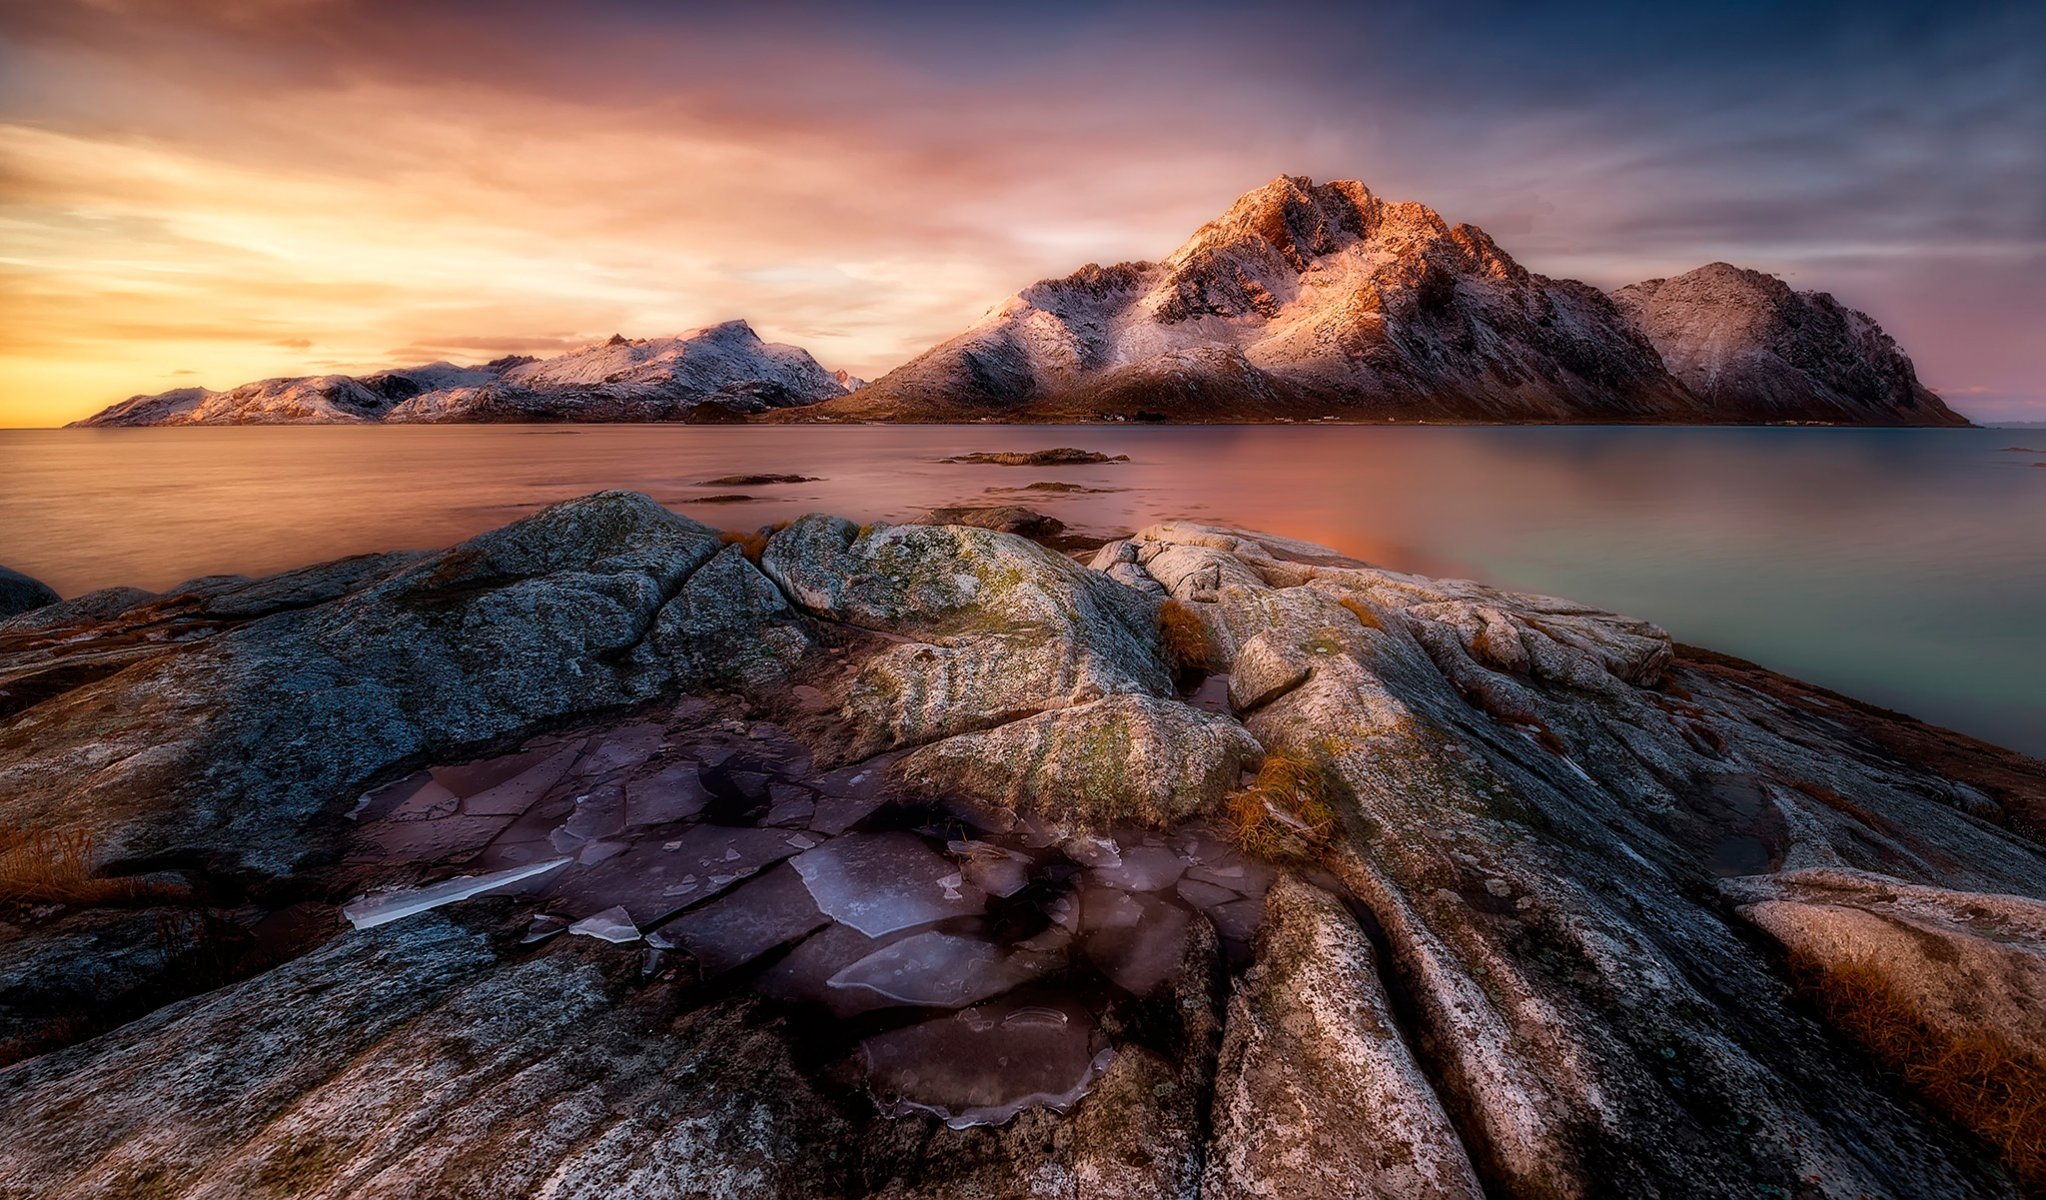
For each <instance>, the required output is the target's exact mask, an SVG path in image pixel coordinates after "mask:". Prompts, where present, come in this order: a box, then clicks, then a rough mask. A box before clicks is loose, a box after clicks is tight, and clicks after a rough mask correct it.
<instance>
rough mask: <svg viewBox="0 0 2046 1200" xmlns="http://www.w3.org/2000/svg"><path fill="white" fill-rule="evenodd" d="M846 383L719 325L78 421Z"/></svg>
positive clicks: (620, 408)
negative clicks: (667, 335)
mask: <svg viewBox="0 0 2046 1200" xmlns="http://www.w3.org/2000/svg"><path fill="white" fill-rule="evenodd" d="M840 374H841V375H842V373H840ZM848 378H849V377H848ZM854 382H857V381H854ZM847 387H848V383H847V379H846V378H841V377H840V375H834V374H833V373H832V372H829V371H826V370H825V369H824V368H823V367H820V366H818V365H817V360H815V359H813V358H811V357H810V355H809V354H808V352H806V351H804V350H802V349H800V348H798V347H795V346H785V345H780V344H775V343H768V342H763V341H761V340H760V338H759V336H758V335H757V334H755V333H754V332H753V328H752V327H751V326H750V325H748V324H746V322H744V321H727V322H725V323H724V324H722V325H712V326H709V327H707V328H704V329H699V330H696V331H695V332H693V333H686V334H683V335H681V336H679V337H672V338H653V339H642V340H636V341H635V340H628V339H626V338H624V337H613V338H611V339H610V340H609V341H606V342H599V343H597V344H596V345H592V346H585V347H583V348H581V349H578V350H571V351H569V352H568V353H566V354H562V355H559V356H557V357H555V358H545V359H533V358H524V357H512V358H501V359H498V360H497V361H495V362H491V363H487V364H485V365H483V366H479V367H458V366H455V365H453V364H451V363H445V362H440V363H431V364H429V365H427V366H424V367H418V368H414V369H410V370H404V371H385V372H381V373H378V374H375V375H364V376H361V377H351V376H347V375H315V376H307V377H303V378H295V379H266V380H263V381H262V382H260V383H251V384H245V385H243V386H241V387H238V388H234V389H231V390H229V391H225V392H215V391H209V390H207V389H205V388H180V389H178V390H176V391H170V392H164V393H162V394H160V395H155V396H136V397H134V398H132V399H129V400H126V401H123V402H122V403H120V404H116V405H114V406H113V407H112V408H109V409H107V410H106V411H104V412H102V413H99V414H97V415H96V416H92V417H89V418H87V419H86V420H83V421H80V422H79V424H81V425H295V424H361V423H366V422H374V421H383V422H389V423H422V424H437V423H452V422H494V421H677V420H681V421H691V420H730V419H733V418H736V417H739V416H742V415H745V414H748V413H755V412H761V411H764V410H766V409H768V408H774V407H778V406H781V405H788V404H812V403H815V402H817V401H819V400H823V399H826V398H828V397H832V396H838V395H843V394H844V393H845V391H846V389H847Z"/></svg>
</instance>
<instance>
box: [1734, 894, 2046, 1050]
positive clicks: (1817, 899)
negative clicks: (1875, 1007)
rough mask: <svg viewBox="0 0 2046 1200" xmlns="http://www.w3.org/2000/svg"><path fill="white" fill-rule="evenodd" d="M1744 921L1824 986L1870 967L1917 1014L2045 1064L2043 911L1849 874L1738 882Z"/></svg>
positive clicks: (2016, 899) (1942, 1028)
mask: <svg viewBox="0 0 2046 1200" xmlns="http://www.w3.org/2000/svg"><path fill="white" fill-rule="evenodd" d="M1728 891H1730V892H1731V893H1732V894H1734V895H1735V896H1739V897H1743V898H1747V899H1749V900H1750V902H1749V903H1747V904H1744V905H1742V907H1741V910H1740V912H1741V915H1742V916H1744V917H1746V918H1747V919H1748V920H1749V921H1752V922H1753V923H1754V924H1755V925H1756V926H1757V927H1758V928H1760V929H1762V930H1763V931H1764V932H1766V933H1768V934H1769V936H1770V937H1773V938H1775V939H1776V940H1777V941H1778V942H1780V943H1782V945H1783V948H1784V949H1785V950H1786V951H1788V952H1789V954H1790V955H1791V957H1792V959H1793V960H1794V961H1796V962H1797V963H1799V964H1800V965H1801V966H1802V967H1803V968H1804V969H1805V970H1807V971H1809V972H1812V973H1813V974H1815V975H1817V976H1819V977H1821V979H1822V978H1823V976H1824V975H1825V974H1826V973H1828V972H1838V971H1841V970H1843V969H1852V970H1857V971H1864V972H1867V973H1869V974H1870V975H1871V976H1873V977H1874V979H1875V980H1876V981H1878V982H1879V986H1880V987H1881V988H1883V989H1884V990H1886V991H1887V992H1889V993H1890V994H1891V995H1893V996H1894V997H1896V998H1897V999H1898V1000H1900V1001H1902V1003H1903V1004H1904V1005H1905V1006H1906V1007H1908V1009H1909V1011H1910V1013H1911V1014H1912V1016H1913V1018H1915V1019H1916V1020H1917V1021H1921V1022H1923V1023H1924V1024H1926V1025H1929V1026H1932V1027H1933V1028H1934V1029H1936V1030H1938V1031H1939V1032H1940V1033H1941V1034H1942V1035H1944V1036H1945V1037H1947V1038H1948V1039H1950V1040H1953V1041H1959V1040H1962V1039H1965V1038H1968V1037H1970V1036H1974V1035H1988V1036H1990V1037H1992V1038H1995V1039H1999V1040H2001V1041H2003V1042H2006V1043H2008V1044H2010V1045H2013V1046H2018V1047H2030V1048H2032V1049H2033V1050H2034V1051H2035V1052H2039V1053H2040V1054H2041V1056H2042V1057H2046V1006H2042V1005H2041V1004H2040V998H2041V997H2046V903H2041V902H2040V901H2037V900H2032V899H2028V898H2025V897H2022V896H1994V895H1984V894H1982V893H1979V892H1955V891H1951V890H1948V889H1946V888H1932V887H1924V886H1916V885H1912V884H1907V883H1904V882H1902V881H1900V880H1896V879H1891V878H1888V877H1885V876H1881V875H1872V874H1867V873H1863V872H1855V871H1841V870H1806V871H1792V872H1787V873H1785V874H1782V875H1775V876H1764V877H1757V878H1749V879H1740V880H1734V881H1732V882H1731V885H1730V886H1729V887H1728Z"/></svg>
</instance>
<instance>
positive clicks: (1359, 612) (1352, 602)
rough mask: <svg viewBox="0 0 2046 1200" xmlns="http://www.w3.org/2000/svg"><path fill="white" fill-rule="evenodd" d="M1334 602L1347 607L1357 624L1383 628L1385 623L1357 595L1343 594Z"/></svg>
mask: <svg viewBox="0 0 2046 1200" xmlns="http://www.w3.org/2000/svg"><path fill="white" fill-rule="evenodd" d="M1336 603H1337V604H1340V605H1342V606H1343V607H1344V608H1347V609H1349V610H1350V615H1351V616H1353V617H1356V618H1357V624H1359V625H1362V626H1363V627H1364V628H1366V629H1383V628H1385V623H1384V622H1382V621H1380V620H1379V619H1378V614H1377V613H1376V612H1374V611H1372V608H1371V606H1370V605H1369V604H1366V603H1364V602H1363V601H1362V600H1359V599H1357V597H1355V596H1345V597H1343V598H1342V599H1340V600H1338V601H1336Z"/></svg>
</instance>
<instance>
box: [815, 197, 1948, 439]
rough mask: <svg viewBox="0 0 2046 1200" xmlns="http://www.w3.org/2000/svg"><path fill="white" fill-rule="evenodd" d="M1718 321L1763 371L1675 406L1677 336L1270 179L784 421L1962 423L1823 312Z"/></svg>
mask: <svg viewBox="0 0 2046 1200" xmlns="http://www.w3.org/2000/svg"><path fill="white" fill-rule="evenodd" d="M1744 274H1745V273H1744ZM1685 278H1687V279H1688V278H1690V277H1688V276H1687V277H1685ZM1756 278H1757V279H1767V278H1768V277H1766V276H1756ZM1770 282H1772V283H1774V281H1773V280H1772V281H1770ZM1647 286H1649V285H1637V287H1636V288H1634V289H1628V292H1629V293H1630V294H1631V293H1634V292H1636V291H1638V290H1639V288H1643V287H1647ZM1774 286H1775V288H1776V289H1781V290H1782V292H1783V293H1784V295H1786V296H1787V295H1789V293H1788V289H1786V288H1783V285H1782V284H1780V283H1774ZM1719 303H1720V305H1721V306H1722V308H1723V309H1724V310H1725V311H1724V313H1723V315H1722V316H1721V317H1720V318H1719V319H1718V321H1717V323H1716V327H1717V328H1720V329H1723V330H1724V331H1726V334H1727V335H1728V336H1729V337H1730V338H1732V339H1734V340H1735V344H1736V348H1737V349H1738V350H1739V352H1740V354H1741V356H1742V357H1743V361H1745V360H1746V358H1747V357H1761V358H1767V359H1769V360H1770V361H1771V362H1773V363H1779V364H1781V368H1782V369H1781V370H1778V371H1775V372H1772V373H1770V374H1768V375H1767V376H1766V377H1765V376H1763V375H1761V374H1758V373H1756V372H1752V371H1750V372H1747V373H1740V374H1730V375H1724V376H1721V377H1718V378H1717V379H1715V381H1714V382H1713V383H1712V384H1710V385H1708V386H1705V387H1702V388H1700V387H1694V386H1692V379H1693V376H1692V375H1690V374H1687V373H1686V372H1684V371H1683V370H1677V371H1676V372H1675V373H1674V374H1673V373H1672V370H1671V369H1670V368H1668V367H1666V366H1665V362H1664V356H1665V354H1664V353H1659V352H1658V351H1659V350H1661V351H1664V352H1665V353H1667V352H1668V351H1669V350H1670V348H1671V347H1680V346H1682V345H1684V344H1685V337H1686V336H1687V335H1686V334H1685V333H1683V332H1672V333H1671V334H1670V336H1669V339H1668V341H1667V343H1666V344H1665V342H1664V341H1662V340H1660V339H1661V338H1662V337H1663V334H1662V332H1661V331H1662V330H1663V329H1664V326H1663V324H1662V323H1660V322H1657V323H1653V324H1648V325H1647V326H1646V328H1645V329H1644V327H1643V326H1641V325H1637V324H1636V321H1635V319H1634V316H1635V312H1636V311H1637V309H1638V305H1632V304H1627V303H1623V304H1618V305H1616V304H1615V302H1614V299H1613V298H1609V297H1607V296H1606V295H1604V294H1603V293H1601V292H1599V291H1598V290H1597V289H1595V288H1593V287H1590V286H1589V285H1587V284H1583V283H1579V282H1576V281H1574V280H1559V279H1549V278H1547V277H1545V276H1541V275H1536V274H1534V273H1532V272H1530V271H1528V270H1526V269H1525V268H1523V267H1521V266H1520V264H1518V263H1516V262H1515V261H1514V260H1513V259H1512V258H1511V257H1510V256H1509V255H1507V254H1506V252H1505V251H1503V250H1501V249H1500V248H1499V246H1498V245H1497V244H1496V243H1494V242H1493V241H1492V239H1491V237H1490V236H1489V235H1487V234H1486V233H1485V232H1484V231H1483V230H1481V229H1478V228H1476V227H1475V226H1471V225H1456V226H1451V225H1449V224H1448V223H1446V222H1445V221H1443V219H1442V218H1441V217H1440V216H1438V215H1437V214H1436V213H1435V212H1433V211H1432V210H1430V209H1428V208H1426V207H1425V206H1423V205H1420V204H1414V203H1389V202H1387V201H1385V200H1383V199H1381V198H1379V197H1377V196H1375V195H1373V194H1372V193H1371V191H1370V190H1369V189H1367V188H1366V187H1365V186H1364V185H1363V184H1360V183H1357V182H1354V181H1350V180H1336V181H1333V182H1330V183H1326V184H1316V183H1314V182H1313V181H1312V180H1309V179H1304V178H1296V177H1288V176H1282V177H1280V178H1279V179H1276V180H1274V181H1273V182H1271V183H1269V184H1267V185H1265V186H1264V187H1261V188H1258V189H1257V190H1255V191H1253V192H1250V193H1249V194H1247V195H1245V196H1244V197H1243V198H1242V199H1240V200H1238V201H1237V202H1236V204H1235V205H1234V206H1232V207H1231V208H1230V210H1229V211H1228V212H1227V213H1225V214H1224V215H1223V216H1222V217H1221V218H1220V219H1218V220H1216V221H1213V222H1210V223H1209V224H1207V225H1206V226H1203V227H1202V228H1201V229H1200V230H1199V231H1198V232H1196V233H1195V234H1194V236H1193V237H1192V238H1191V239H1190V240H1188V241H1187V243H1186V244H1185V245H1183V246H1181V247H1180V248H1179V249H1177V250H1175V251H1173V252H1172V253H1171V254H1170V255H1168V256H1167V257H1166V258H1165V259H1164V260H1163V261H1162V262H1156V263H1122V264H1118V265H1116V266H1112V267H1100V266H1094V265H1091V264H1090V265H1089V266H1086V267H1083V268H1081V269H1080V270H1079V271H1077V272H1075V273H1074V274H1072V275H1070V276H1068V277H1066V278H1064V279H1056V280H1046V281H1044V282H1041V283H1038V284H1035V285H1033V286H1031V287H1029V288H1026V289H1024V290H1023V291H1022V292H1020V293H1018V294H1017V295H1015V296H1013V297H1011V298H1010V299H1008V300H1007V301H1005V302H1003V303H1002V304H1001V305H999V306H997V307H996V308H995V309H994V310H993V311H991V312H990V313H989V315H988V316H987V317H986V318H985V319H983V320H982V321H981V322H980V323H979V324H978V325H975V326H974V327H973V328H971V329H969V330H967V331H966V332H964V333H962V334H960V335H959V336H957V337H955V338H953V339H951V340H950V341H947V342H945V343H943V344H941V345H939V346H937V347H935V348H934V349H932V350H930V351H928V352H926V353H924V354H923V355H921V356H919V357H917V358H916V359H914V360H912V361H911V362H909V363H908V364H906V365H904V366H903V367H901V368H899V369H897V370H895V371H892V372H890V373H889V374H887V375H885V376H883V377H882V378H881V379H880V380H879V381H877V382H876V383H874V384H873V385H871V386H869V387H867V388H865V389H863V390H861V391H860V392H859V393H858V394H856V395H854V396H851V397H848V398H846V399H843V400H837V401H832V402H828V403H826V404H824V405H822V406H819V407H816V408H813V409H808V410H806V411H804V412H802V413H800V414H796V413H792V414H788V415H787V418H786V419H796V420H809V419H816V418H831V417H844V418H848V419H866V420H954V419H984V418H990V417H992V418H996V419H1004V420H1021V421H1030V420H1070V419H1100V418H1110V419H1117V418H1120V419H1139V420H1143V419H1166V420H1188V421H1215V420H1222V421H1227V420H1261V419H1270V418H1276V417H1298V418H1312V417H1325V416H1333V417H1337V418H1341V419H1361V420H1378V419H1388V418H1389V419H1403V420H1412V419H1443V420H1479V421H1673V422H1713V421H1744V420H1755V419H1771V420H1833V421H1853V422H1865V423H1873V424H1963V423H1965V422H1963V421H1962V419H1961V418H1959V417H1957V416H1955V415H1954V414H1953V413H1951V412H1949V411H1948V410H1947V409H1946V408H1945V407H1944V406H1942V405H1941V404H1940V403H1939V402H1938V400H1937V399H1936V398H1934V397H1932V396H1931V395H1930V393H1928V392H1926V391H1925V390H1924V389H1923V388H1920V387H1918V386H1917V383H1916V380H1915V378H1913V377H1912V376H1911V373H1910V365H1909V363H1908V361H1905V360H1904V359H1903V356H1902V355H1901V354H1900V353H1898V352H1897V351H1896V350H1895V347H1894V343H1891V342H1890V341H1889V339H1888V338H1887V337H1886V336H1884V335H1883V334H1882V333H1881V331H1880V330H1879V329H1877V328H1876V327H1875V325H1874V323H1873V322H1872V321H1869V320H1868V319H1867V318H1866V317H1863V316H1861V315H1860V314H1858V313H1847V312H1846V310H1841V309H1840V308H1839V306H1838V305H1837V304H1836V303H1834V302H1833V301H1832V300H1831V298H1830V297H1792V298H1791V302H1790V303H1789V305H1788V307H1790V308H1793V309H1796V310H1797V311H1798V312H1807V311H1809V312H1813V313H1820V312H1824V313H1829V314H1835V315H1832V316H1830V317H1828V318H1827V319H1808V320H1803V321H1796V320H1785V319H1781V318H1775V319H1771V318H1769V317H1766V316H1763V315H1761V310H1764V309H1768V308H1769V307H1770V306H1771V305H1774V306H1775V307H1777V308H1782V307H1784V304H1783V303H1781V302H1780V300H1779V299H1778V298H1775V297H1774V296H1773V294H1770V293H1768V292H1767V289H1760V288H1755V289H1751V290H1750V291H1749V292H1747V293H1740V294H1735V293H1728V294H1726V295H1725V296H1724V297H1722V298H1721V299H1720V301H1719ZM1828 306H1830V307H1828ZM1751 310H1752V312H1753V315H1743V314H1749V313H1750V312H1751ZM1750 342H1752V343H1753V345H1752V346H1750V344H1749V343H1750ZM1686 361H1688V360H1686ZM1900 370H1901V378H1902V379H1904V380H1907V381H1909V386H1908V387H1906V388H1903V389H1901V390H1900V389H1899V388H1897V387H1896V386H1893V385H1894V383H1895V381H1896V380H1897V379H1898V378H1899V373H1900Z"/></svg>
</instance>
